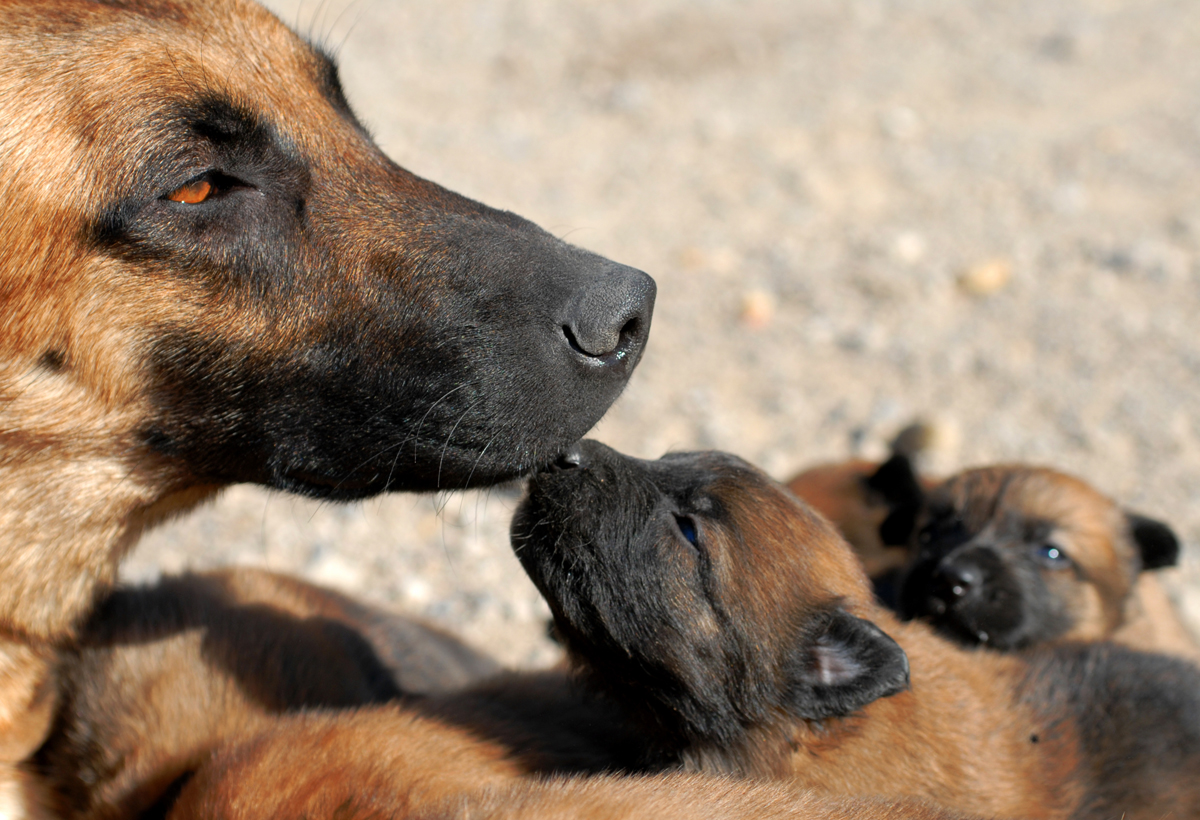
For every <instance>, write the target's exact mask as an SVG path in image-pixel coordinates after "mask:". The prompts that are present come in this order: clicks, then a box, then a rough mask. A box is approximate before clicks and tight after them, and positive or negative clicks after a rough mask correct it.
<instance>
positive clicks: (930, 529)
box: [898, 465, 1200, 659]
mask: <svg viewBox="0 0 1200 820" xmlns="http://www.w3.org/2000/svg"><path fill="white" fill-rule="evenodd" d="M1178 554H1179V542H1178V540H1177V539H1176V537H1175V534H1174V533H1173V532H1172V531H1171V529H1170V528H1169V527H1168V526H1167V525H1165V524H1163V523H1161V522H1158V521H1155V520H1153V519H1150V518H1146V517H1145V516H1142V515H1136V514H1134V513H1129V512H1126V511H1124V510H1122V509H1120V508H1119V507H1118V506H1117V505H1116V504H1115V503H1114V502H1113V501H1112V500H1111V499H1109V498H1107V497H1106V496H1104V495H1103V494H1101V493H1100V492H1098V491H1097V490H1096V489H1094V488H1093V487H1091V486H1089V485H1088V484H1086V483H1084V482H1083V481H1081V480H1079V479H1077V478H1073V477H1071V476H1068V475H1064V474H1062V473H1059V472H1056V471H1054V470H1049V469H1045V468H1037V467H1028V466H1024V465H1001V466H995V467H983V468H979V469H974V470H967V471H965V472H963V473H960V474H958V475H956V476H953V477H952V478H950V479H948V480H947V481H945V482H944V483H942V484H941V485H940V486H938V487H936V488H935V489H933V490H932V491H931V492H930V494H929V496H928V498H927V499H926V501H925V503H924V509H923V512H922V514H921V520H920V523H919V526H918V528H917V530H916V537H915V540H914V556H913V558H912V560H911V562H910V565H909V566H908V568H907V569H906V571H905V573H904V575H903V580H902V581H901V584H900V593H899V596H898V609H899V611H900V613H901V615H902V616H903V617H905V618H922V619H925V620H927V621H929V622H930V623H932V624H933V625H934V626H935V627H936V628H937V629H938V630H939V631H940V632H942V633H943V634H945V635H947V636H950V637H952V638H953V639H955V640H958V641H962V642H965V643H985V644H988V645H990V646H994V647H996V648H997V649H1016V648H1021V647H1027V646H1032V645H1035V644H1039V643H1046V642H1049V641H1063V640H1100V639H1105V638H1111V639H1113V640H1117V641H1121V642H1123V643H1125V644H1127V645H1129V646H1132V647H1134V648H1136V649H1145V650H1153V651H1162V652H1170V653H1172V654H1178V655H1182V656H1185V657H1189V658H1192V659H1200V651H1198V650H1197V648H1196V645H1195V643H1194V642H1193V641H1192V640H1191V638H1190V636H1189V635H1188V634H1187V631H1186V628H1185V627H1184V626H1183V624H1182V623H1181V622H1180V620H1179V618H1178V616H1177V615H1176V614H1175V613H1174V611H1173V609H1172V608H1171V606H1170V603H1169V602H1168V601H1167V599H1166V595H1165V593H1164V592H1163V591H1162V589H1161V586H1160V585H1159V584H1158V582H1157V580H1156V579H1155V578H1153V576H1152V575H1147V574H1143V572H1142V571H1143V570H1153V569H1157V568H1159V567H1165V566H1170V565H1172V564H1174V563H1175V562H1176V559H1177V557H1178Z"/></svg>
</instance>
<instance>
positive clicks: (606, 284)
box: [563, 265, 657, 364]
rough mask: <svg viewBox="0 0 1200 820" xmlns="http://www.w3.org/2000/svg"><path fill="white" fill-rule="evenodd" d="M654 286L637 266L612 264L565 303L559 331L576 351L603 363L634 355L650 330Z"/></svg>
mask: <svg viewBox="0 0 1200 820" xmlns="http://www.w3.org/2000/svg"><path fill="white" fill-rule="evenodd" d="M656 293H657V286H656V285H655V284H654V280H653V279H651V278H650V277H649V276H647V275H646V274H644V273H642V272H641V271H639V270H634V269H633V268H628V267H625V266H618V265H615V266H613V267H612V268H611V269H610V270H609V271H608V272H607V273H605V274H604V275H602V276H600V277H597V278H596V279H593V280H592V281H590V282H588V283H587V284H585V285H584V286H583V287H582V288H581V289H580V290H579V291H578V292H577V293H576V294H575V296H574V298H572V300H571V302H570V304H569V305H568V306H567V313H566V317H565V321H564V324H563V334H564V335H565V336H566V338H567V342H568V343H569V344H570V345H571V347H572V348H573V349H574V350H575V351H576V352H577V353H581V354H583V355H584V356H587V357H590V358H592V359H599V360H602V361H603V362H604V363H606V364H608V363H613V364H615V363H618V362H623V361H625V360H635V361H636V359H637V355H636V354H638V353H640V351H641V349H642V347H643V346H644V345H645V342H646V337H647V335H648V334H649V332H650V318H651V316H652V315H653V313H654V297H655V295H656Z"/></svg>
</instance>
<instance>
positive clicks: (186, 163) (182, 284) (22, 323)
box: [0, 0, 655, 800]
mask: <svg viewBox="0 0 1200 820" xmlns="http://www.w3.org/2000/svg"><path fill="white" fill-rule="evenodd" d="M0 237H2V238H3V240H2V247H0V453H2V454H3V455H2V457H0V765H2V764H3V763H5V762H6V761H7V762H10V761H11V760H12V759H13V757H14V756H20V755H21V754H22V753H23V752H24V751H27V749H28V747H29V746H30V744H31V743H32V744H34V745H36V743H37V740H38V738H39V736H40V735H39V726H40V725H41V724H42V723H44V720H42V718H44V716H45V715H46V714H48V712H49V709H48V707H47V706H46V702H45V697H46V692H47V687H45V686H44V685H43V684H44V682H45V675H46V671H47V668H48V667H47V664H48V663H49V662H50V661H48V658H49V657H50V656H51V655H52V652H51V651H50V647H49V646H48V645H50V644H55V643H58V642H61V641H63V640H66V639H69V637H70V635H71V633H72V630H73V629H74V627H75V626H76V625H77V624H78V623H79V621H80V620H81V618H82V617H83V615H84V614H85V613H86V611H87V609H88V608H89V606H90V605H91V603H92V600H93V597H94V596H95V594H96V592H97V591H98V590H100V589H102V588H104V587H105V586H106V585H108V584H110V583H111V582H112V581H113V579H114V578H115V575H116V566H117V562H118V560H119V559H120V557H121V556H122V555H123V554H124V553H125V552H127V551H128V550H129V549H130V548H131V546H132V545H133V544H134V543H135V541H136V539H137V537H138V535H139V534H140V533H141V532H142V531H143V530H144V528H145V527H147V526H150V525H152V524H153V523H154V522H156V521H159V520H161V519H162V518H163V517H164V516H167V515H170V514H173V513H175V512H178V511H180V510H183V509H186V508H188V507H190V506H192V505H194V504H196V503H197V502H198V501H200V500H202V499H204V498H207V497H211V495H212V494H213V493H214V492H215V491H217V490H218V489H219V488H220V487H223V486H226V485H228V484H231V483H234V482H247V481H249V482H257V483H262V484H266V485H269V486H272V487H276V488H280V489H283V490H289V491H294V492H300V493H305V494H308V495H313V496H320V497H325V498H335V499H346V498H361V497H364V496H368V495H371V494H374V493H379V492H383V491H386V490H394V489H409V490H433V489H442V490H445V489H458V488H463V487H467V486H478V485H486V484H491V483H494V482H496V481H499V480H502V479H507V478H510V477H513V476H516V475H519V474H522V473H524V472H526V471H528V470H530V469H531V468H533V467H536V466H537V465H538V464H539V463H545V462H546V461H547V460H549V459H552V458H553V457H554V454H555V453H557V452H558V451H560V450H562V449H563V448H565V447H566V446H568V445H569V444H570V443H571V442H573V441H574V440H575V439H576V438H578V436H580V435H582V434H583V433H584V432H585V431H586V430H587V429H588V428H590V427H591V426H592V425H593V424H594V423H595V422H596V421H597V420H598V419H599V418H600V417H601V416H602V415H603V413H604V412H605V410H606V409H607V408H608V407H609V405H610V404H611V403H612V402H613V401H614V400H615V398H616V397H617V395H618V394H619V393H620V391H621V389H622V387H623V386H624V384H625V382H626V380H627V379H628V377H629V374H630V373H631V372H632V370H633V368H634V367H635V366H636V364H637V362H638V360H639V358H640V356H641V353H642V351H643V349H644V346H645V341H646V338H647V334H648V332H649V327H650V319H651V312H652V308H653V303H654V296H655V286H654V283H653V281H652V280H651V279H650V278H649V277H647V276H646V275H645V274H643V273H641V272H639V271H636V270H633V269H631V268H627V267H623V266H621V265H617V264H615V263H613V262H610V261H608V260H605V259H603V258H601V257H599V256H596V255H594V254H591V253H588V252H586V251H583V250H580V249H579V248H575V247H572V246H570V245H568V244H566V243H564V242H562V241H560V240H558V239H557V238H555V237H554V236H552V235H550V234H548V233H546V232H545V231H543V230H541V229H540V228H538V227H537V226H535V225H533V224H531V223H529V222H528V221H526V220H524V219H521V218H520V217H518V216H516V215H514V214H511V213H507V212H503V211H497V210H495V209H492V208H488V207H486V206H485V205H482V204H480V203H478V202H474V201H472V200H470V199H467V198H466V197H463V196H459V195H457V194H454V193H452V192H450V191H447V190H445V189H444V188H441V187H439V186H437V185H435V184H433V183H431V182H428V181H426V180H423V179H420V178H418V177H416V176H414V175H413V174H411V173H409V172H408V171H406V170H404V169H403V168H400V167H398V166H397V165H396V164H395V163H393V162H392V161H391V160H389V159H388V158H387V157H386V156H385V155H384V154H383V153H382V152H381V151H380V150H379V149H378V147H376V146H375V145H374V144H373V143H372V141H371V139H370V137H369V135H368V134H367V132H366V130H365V129H364V128H363V127H362V125H361V124H360V123H359V122H358V120H357V119H356V118H355V116H354V114H353V113H352V111H351V109H350V106H349V104H348V103H347V100H346V97H345V95H344V94H343V93H342V89H341V87H340V85H339V82H338V75H337V69H336V67H335V65H334V63H333V62H332V61H331V60H330V59H329V57H328V56H327V55H326V54H324V53H322V52H321V51H320V50H319V49H317V48H315V47H313V46H312V45H311V44H309V43H307V42H305V41H303V40H301V39H300V38H298V37H297V36H295V35H294V34H293V33H292V32H291V31H289V30H288V29H287V28H286V27H285V26H284V25H283V24H282V23H280V21H279V20H278V19H276V18H275V17H274V16H273V15H271V14H270V13H269V12H268V11H266V10H265V9H264V8H262V7H261V6H259V5H257V4H255V3H253V2H250V1H249V0H138V1H137V2H132V1H131V2H117V0H112V1H111V2H105V1H104V0H4V2H0ZM51 689H52V687H51ZM4 791H5V787H4V786H3V774H2V773H0V800H3V799H4V798H3V794H4Z"/></svg>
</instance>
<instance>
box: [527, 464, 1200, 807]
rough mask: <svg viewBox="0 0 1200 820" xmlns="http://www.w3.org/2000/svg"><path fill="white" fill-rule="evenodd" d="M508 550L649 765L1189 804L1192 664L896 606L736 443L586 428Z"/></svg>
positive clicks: (831, 786) (975, 799) (1195, 757)
mask: <svg viewBox="0 0 1200 820" xmlns="http://www.w3.org/2000/svg"><path fill="white" fill-rule="evenodd" d="M513 545H514V548H515V550H516V552H517V555H518V557H519V558H520V560H521V562H522V563H523V565H524V566H525V568H526V570H527V571H528V572H529V574H530V576H531V577H532V578H533V580H534V583H535V584H537V586H538V588H539V589H540V590H541V591H542V593H543V594H544V595H545V596H546V599H547V601H548V602H549V603H550V607H551V610H552V612H553V613H554V617H555V620H556V625H557V628H558V630H559V632H560V634H561V635H562V636H563V638H564V639H565V641H566V644H567V647H568V649H569V651H570V653H571V656H572V658H573V659H574V660H575V662H576V663H577V664H578V666H579V667H580V669H581V671H583V673H584V674H585V676H586V677H587V678H588V679H589V680H590V681H591V682H592V684H593V685H594V686H596V687H597V688H599V689H600V690H601V691H603V692H605V693H607V694H608V696H609V697H611V698H612V699H613V700H614V701H615V702H617V703H618V704H620V705H621V706H622V707H623V708H624V709H625V710H626V713H627V715H628V716H629V718H630V719H631V720H633V721H634V722H635V723H636V724H638V725H639V726H641V727H642V729H643V731H644V732H645V733H646V737H647V741H648V743H649V745H650V747H651V749H652V750H653V752H652V754H651V760H652V761H653V763H654V764H655V765H660V766H664V767H670V766H683V767H686V768H693V769H701V770H721V771H734V772H740V773H745V774H759V775H762V774H770V775H774V776H776V777H784V778H787V779H790V780H792V781H794V782H798V783H800V784H802V785H805V786H810V787H812V788H818V789H825V790H828V791H832V792H838V793H842V794H875V795H904V796H912V797H920V798H926V799H930V800H934V801H936V802H938V803H939V804H941V805H945V806H948V807H952V808H954V809H956V810H959V811H966V812H974V813H979V814H984V815H995V816H1001V817H1030V818H1043V817H1044V818H1068V817H1078V818H1083V817H1088V818H1093V817H1094V818H1108V817H1121V816H1124V817H1127V818H1162V817H1165V816H1178V817H1194V816H1197V814H1198V813H1200V778H1197V777H1196V773H1197V772H1198V771H1200V670H1197V669H1196V668H1195V667H1193V666H1192V665H1190V664H1187V663H1185V662H1183V661H1179V660H1176V659H1172V658H1167V657H1163V656H1158V655H1149V654H1141V653H1137V652H1133V651H1130V650H1127V649H1124V648H1121V647H1116V646H1113V645H1111V644H1084V645H1075V644H1072V645H1066V646H1062V647H1057V648H1044V649H1042V650H1040V651H1037V652H1034V653H1030V654H1025V655H1006V654H1001V653H992V652H986V651H984V652H980V651H978V650H971V649H965V648H961V647H959V646H957V645H956V644H954V643H952V642H949V641H947V640H945V639H944V638H942V637H940V636H938V635H937V634H936V633H934V632H933V631H932V630H931V629H930V627H928V626H927V625H926V624H923V623H919V622H910V623H901V622H900V621H899V620H898V619H897V618H896V617H895V616H894V615H893V614H892V613H891V612H890V611H889V610H887V609H885V608H884V607H882V606H880V605H879V604H877V603H876V602H875V600H874V597H873V595H872V591H871V587H870V583H869V581H868V579H867V577H866V575H865V574H864V573H863V571H862V568H861V565H860V564H859V562H858V560H857V559H856V557H855V556H854V553H853V551H852V550H851V548H850V547H849V546H848V545H847V544H846V543H845V542H844V541H843V540H842V539H841V538H840V537H839V536H838V535H837V534H836V532H835V531H834V530H833V528H832V526H831V525H830V524H829V523H828V522H827V521H826V520H825V519H824V518H823V517H821V516H819V515H817V514H815V513H813V512H812V511H811V510H810V509H808V508H807V507H806V506H804V505H803V504H801V503H799V502H798V501H797V500H796V499H795V497H794V496H792V495H791V494H790V493H788V492H787V491H786V490H785V489H784V488H783V487H781V486H780V485H778V484H775V483H774V482H772V481H770V480H769V479H768V478H767V477H766V476H764V475H763V474H762V473H761V472H759V471H758V470H756V469H754V468H752V467H751V466H749V465H748V464H746V463H745V462H743V461H741V460H740V459H737V458H735V457H733V456H728V455H723V454H714V453H699V454H682V455H671V456H666V457H664V458H662V459H660V460H659V461H653V462H646V461H638V460H635V459H630V458H626V457H624V456H621V455H620V454H618V453H615V452H613V451H612V450H610V449H608V448H606V447H604V446H603V445H600V444H597V443H594V442H583V443H581V444H580V445H579V446H578V447H577V448H575V449H574V450H572V451H571V452H569V453H567V454H565V455H564V456H563V457H562V458H560V460H559V462H558V464H557V465H556V466H555V467H554V468H553V469H551V470H549V471H546V472H543V473H540V474H538V475H537V476H535V477H534V478H532V479H531V480H530V484H529V493H528V497H527V498H526V500H525V502H524V503H523V504H522V506H521V507H520V508H519V510H518V512H517V515H516V517H515V518H514V523H513ZM889 636H890V637H889ZM893 639H894V640H893ZM910 669H911V672H910ZM910 675H911V677H910Z"/></svg>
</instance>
